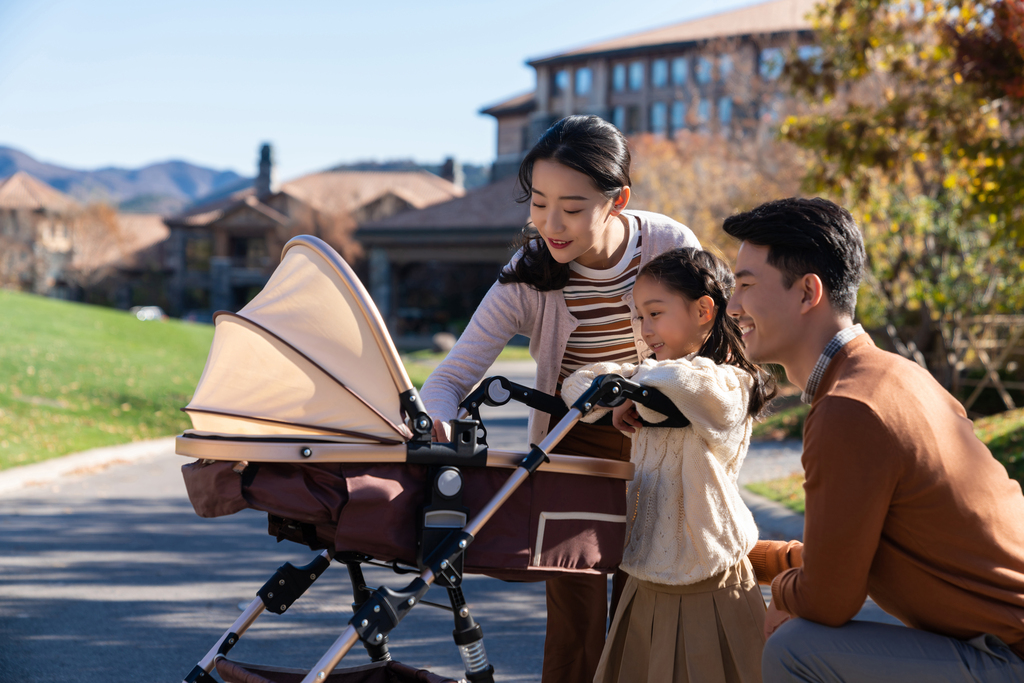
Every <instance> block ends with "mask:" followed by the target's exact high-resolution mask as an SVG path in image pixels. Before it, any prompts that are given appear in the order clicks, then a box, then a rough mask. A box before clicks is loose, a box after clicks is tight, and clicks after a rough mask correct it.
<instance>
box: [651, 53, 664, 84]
mask: <svg viewBox="0 0 1024 683" xmlns="http://www.w3.org/2000/svg"><path fill="white" fill-rule="evenodd" d="M651 85H653V86H654V87H655V88H664V87H665V86H666V85H668V61H666V60H664V59H655V60H654V61H653V62H652V63H651Z"/></svg>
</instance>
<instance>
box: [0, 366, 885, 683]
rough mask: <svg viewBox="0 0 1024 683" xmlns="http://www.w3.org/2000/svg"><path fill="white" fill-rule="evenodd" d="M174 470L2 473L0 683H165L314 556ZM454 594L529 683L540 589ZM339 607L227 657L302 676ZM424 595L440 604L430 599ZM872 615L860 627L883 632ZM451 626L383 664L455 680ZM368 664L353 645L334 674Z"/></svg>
mask: <svg viewBox="0 0 1024 683" xmlns="http://www.w3.org/2000/svg"><path fill="white" fill-rule="evenodd" d="M491 374H503V375H505V376H507V377H509V378H510V379H512V380H513V381H515V382H519V383H523V384H529V383H530V382H531V381H532V366H531V364H529V363H504V364H498V365H496V366H495V368H493V369H492V373H491ZM526 414H527V412H526V409H525V408H523V407H521V406H518V405H513V404H510V405H508V406H504V407H502V408H492V409H486V410H485V411H484V413H483V418H484V421H485V424H487V425H488V432H489V440H490V442H491V444H492V445H493V446H495V447H501V448H511V449H517V448H518V449H521V448H524V447H525V443H524V440H525V424H526ZM186 462H188V460H186V459H185V458H182V457H181V456H178V455H175V454H174V453H173V440H172V439H161V440H157V441H153V442H146V443H141V444H127V445H125V446H118V447H114V448H108V449H97V450H96V451H91V452H88V453H84V454H77V455H73V456H67V457H65V458H60V459H57V460H54V461H49V462H45V463H41V464H37V465H30V466H26V467H22V468H17V469H15V470H12V471H7V472H0V520H2V522H0V681H12V682H13V681H35V680H53V681H62V682H67V683H77V682H81V683H101V682H103V683H106V682H108V681H111V680H134V681H152V682H161V683H162V682H168V683H176V682H177V681H180V680H181V679H182V677H183V676H184V675H185V674H186V673H187V672H188V671H189V670H190V669H191V668H192V666H193V665H194V664H195V662H196V661H197V660H198V659H199V658H200V657H201V656H202V655H203V654H205V652H206V651H207V650H208V649H209V648H210V646H211V645H213V643H214V642H215V641H216V639H217V638H218V637H219V636H220V634H221V633H222V632H223V631H224V629H226V628H227V627H228V626H229V625H230V624H231V623H232V622H233V621H234V619H235V618H237V616H238V615H239V613H240V608H239V605H240V604H243V603H248V602H249V601H250V600H252V598H253V597H254V596H255V592H256V590H257V589H258V588H259V587H260V586H261V585H262V584H263V583H264V582H265V581H266V580H267V579H268V578H269V577H270V576H271V575H272V574H273V572H274V570H275V569H276V568H277V567H278V566H280V565H281V564H282V563H283V562H286V561H290V562H292V563H293V564H296V565H298V564H305V563H306V562H308V561H309V560H311V559H312V558H313V556H314V555H315V554H314V553H312V552H311V551H309V550H308V549H306V548H305V547H303V546H299V545H296V544H292V543H288V542H284V543H280V544H279V543H277V542H276V541H275V540H274V539H273V538H272V537H270V536H269V535H267V531H266V515H264V514H262V513H258V512H255V511H251V510H247V511H243V512H241V513H238V514H235V515H232V516H230V517H223V518H218V519H201V518H199V517H197V516H196V515H195V513H194V512H193V510H192V507H191V504H190V503H189V502H188V498H187V496H186V493H185V487H184V484H183V482H182V478H181V474H180V467H181V465H182V464H184V463H186ZM794 468H795V469H794ZM792 471H799V442H789V443H782V444H769V445H755V446H754V447H753V448H752V449H751V451H750V454H749V455H748V458H747V463H746V465H745V467H744V472H745V474H744V477H751V476H764V477H770V476H782V475H781V474H779V473H780V472H781V473H782V474H788V473H789V472H792ZM747 472H749V473H750V474H747ZM758 472H759V473H760V474H756V473H758ZM747 502H748V504H749V505H751V508H752V509H753V510H754V513H755V519H757V520H758V524H759V526H760V527H761V531H762V535H763V536H765V537H777V538H793V537H798V536H797V534H798V533H800V532H802V517H800V516H799V515H794V514H793V513H791V512H789V511H788V510H786V509H785V508H783V507H782V506H779V505H776V504H774V503H771V502H770V501H765V500H764V499H760V498H757V497H748V500H747ZM366 578H367V582H368V584H370V585H372V586H379V585H389V586H391V587H399V586H401V585H404V584H405V583H407V581H408V577H402V576H397V575H395V574H394V573H392V572H391V571H390V570H387V569H375V568H370V569H368V570H367V571H366ZM464 592H465V594H466V597H467V600H468V601H469V604H470V607H471V609H472V610H473V614H474V616H475V617H476V618H477V619H478V621H479V622H480V623H481V624H482V625H483V629H484V634H485V641H484V642H485V644H486V647H487V651H488V654H489V655H490V658H491V661H492V663H493V664H494V666H495V668H496V670H497V680H501V681H535V680H539V672H540V665H541V657H542V652H543V639H544V621H545V602H544V586H543V584H541V583H506V582H502V581H498V580H496V579H491V578H487V577H482V576H467V577H466V581H465V583H464ZM351 599H352V598H351V588H350V585H349V584H348V578H347V574H346V572H345V571H344V569H343V568H342V567H341V566H340V565H337V564H335V565H334V566H333V567H332V569H331V570H329V571H328V572H327V573H326V574H325V575H324V576H323V577H322V578H321V579H320V580H318V581H317V583H316V584H315V585H314V586H313V587H312V588H311V589H310V591H309V592H308V593H307V594H306V595H305V596H304V597H303V598H302V599H300V600H299V601H297V602H296V603H295V605H294V606H293V607H292V608H291V609H290V610H288V612H287V613H286V614H284V615H264V616H263V617H261V618H260V619H258V620H257V621H256V623H255V624H254V625H253V627H252V628H250V629H249V631H248V632H247V633H246V634H245V636H244V637H243V638H242V639H241V640H240V642H239V644H238V645H237V646H236V647H235V648H234V650H233V651H232V653H231V656H232V658H233V659H238V660H242V661H256V662H259V663H263V664H275V665H279V666H294V667H299V668H308V667H311V666H312V665H313V664H314V663H315V662H316V661H317V659H319V657H320V656H321V655H322V654H323V652H324V651H325V650H326V649H327V647H328V646H329V645H330V644H331V643H332V642H333V641H334V639H335V638H336V637H337V636H338V635H339V634H340V633H341V631H342V630H344V627H345V624H346V623H347V620H348V618H349V617H350V615H351V611H350V607H349V605H350V602H351ZM428 599H429V600H434V601H437V602H442V603H444V602H446V596H445V594H444V592H443V591H442V590H441V589H439V588H435V589H433V590H431V593H430V595H429V596H428ZM867 607H868V608H869V609H870V608H871V607H873V605H868V606H867ZM874 610H875V611H876V612H878V614H877V615H876V614H872V613H870V612H869V611H866V612H862V614H861V618H875V619H878V618H881V619H885V618H888V619H889V620H891V618H889V617H888V615H884V613H881V611H880V610H878V609H877V608H874ZM451 628H452V622H451V615H450V614H449V613H447V612H443V611H441V610H437V609H432V608H429V607H427V606H423V605H421V606H420V607H419V608H417V609H414V610H413V611H412V612H411V613H410V616H409V617H408V618H407V619H406V620H405V621H403V622H402V624H400V625H399V627H398V628H397V629H396V630H395V631H394V632H393V634H392V638H391V649H392V653H393V655H394V657H395V659H397V660H399V661H402V662H404V663H406V664H410V665H415V666H417V667H421V668H426V669H429V670H431V671H434V672H436V673H439V674H444V675H448V676H452V677H453V678H460V677H461V676H462V673H463V667H462V664H461V660H460V658H459V655H458V652H457V650H456V648H455V646H454V644H453V643H452V639H451ZM366 661H367V658H366V655H365V653H363V652H362V651H361V650H359V648H356V649H354V650H353V651H352V652H351V653H350V654H349V655H348V657H346V658H345V660H343V665H345V666H354V665H357V664H363V663H365V662H366Z"/></svg>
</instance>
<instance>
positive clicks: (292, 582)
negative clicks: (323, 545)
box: [256, 555, 331, 614]
mask: <svg viewBox="0 0 1024 683" xmlns="http://www.w3.org/2000/svg"><path fill="white" fill-rule="evenodd" d="M330 566H331V558H330V557H327V556H325V555H317V557H316V558H315V559H314V560H313V561H312V562H310V563H309V564H307V565H305V566H302V567H296V566H295V565H293V564H292V563H291V562H285V563H284V564H283V565H281V566H280V567H278V569H277V571H276V572H274V575H273V576H272V577H270V580H269V581H267V582H266V583H265V584H263V587H262V588H260V589H259V590H258V591H257V592H256V595H258V596H259V598H260V600H262V601H263V604H264V606H265V607H266V608H267V611H269V612H272V613H274V614H282V613H284V611H285V610H286V609H288V608H289V607H291V606H292V603H293V602H295V601H296V600H298V599H299V598H300V597H301V596H302V594H303V593H305V592H306V591H307V590H308V589H309V587H310V586H312V585H313V582H314V581H316V580H317V578H318V577H319V576H320V575H321V574H323V573H324V572H325V571H327V568H328V567H330Z"/></svg>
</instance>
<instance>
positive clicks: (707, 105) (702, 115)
mask: <svg viewBox="0 0 1024 683" xmlns="http://www.w3.org/2000/svg"><path fill="white" fill-rule="evenodd" d="M710 120H711V100H709V99H707V98H705V97H702V98H700V102H698V103H697V128H698V129H699V130H702V131H706V130H707V128H708V121H710Z"/></svg>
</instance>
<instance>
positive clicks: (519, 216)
mask: <svg viewBox="0 0 1024 683" xmlns="http://www.w3.org/2000/svg"><path fill="white" fill-rule="evenodd" d="M516 189H517V187H516V185H515V183H514V181H513V179H512V178H505V179H503V180H500V181H497V182H494V183H491V184H489V185H485V186H483V187H480V188H476V189H474V190H470V191H469V192H467V193H466V194H465V196H463V197H459V198H457V199H452V200H450V201H447V202H443V203H439V204H435V205H433V206H430V207H428V208H425V209H420V210H417V211H405V212H403V213H399V214H395V215H393V216H390V217H388V218H384V219H381V220H378V221H369V222H363V223H360V224H359V227H358V229H357V230H356V232H355V234H354V237H355V239H356V241H357V242H359V244H360V246H361V247H362V248H363V251H364V254H365V257H366V258H365V260H366V263H367V271H366V275H365V277H364V282H365V283H366V285H367V289H368V290H369V291H370V295H371V296H372V297H373V300H374V303H376V304H377V308H378V309H379V310H380V312H381V316H382V317H383V318H384V321H385V322H386V323H387V326H388V329H389V330H390V331H391V334H392V336H394V337H395V338H396V339H398V340H399V342H400V343H401V344H402V345H404V346H416V345H426V346H429V339H430V336H431V335H432V334H434V333H436V332H442V331H449V330H452V329H454V330H460V329H461V328H462V327H463V326H464V325H465V323H466V322H468V321H469V317H470V315H471V314H472V312H473V310H474V309H475V308H476V306H477V304H478V303H480V300H481V299H482V298H483V297H484V294H486V293H487V290H488V288H490V286H491V285H492V284H494V280H495V278H496V277H497V276H498V271H499V269H500V268H501V267H502V266H503V265H505V264H506V263H507V262H508V260H509V257H511V256H512V253H513V251H514V243H515V241H516V237H517V236H518V235H519V234H520V233H521V232H522V229H523V226H524V225H526V222H527V220H528V219H529V217H530V208H529V205H528V204H526V203H519V202H517V201H516Z"/></svg>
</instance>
